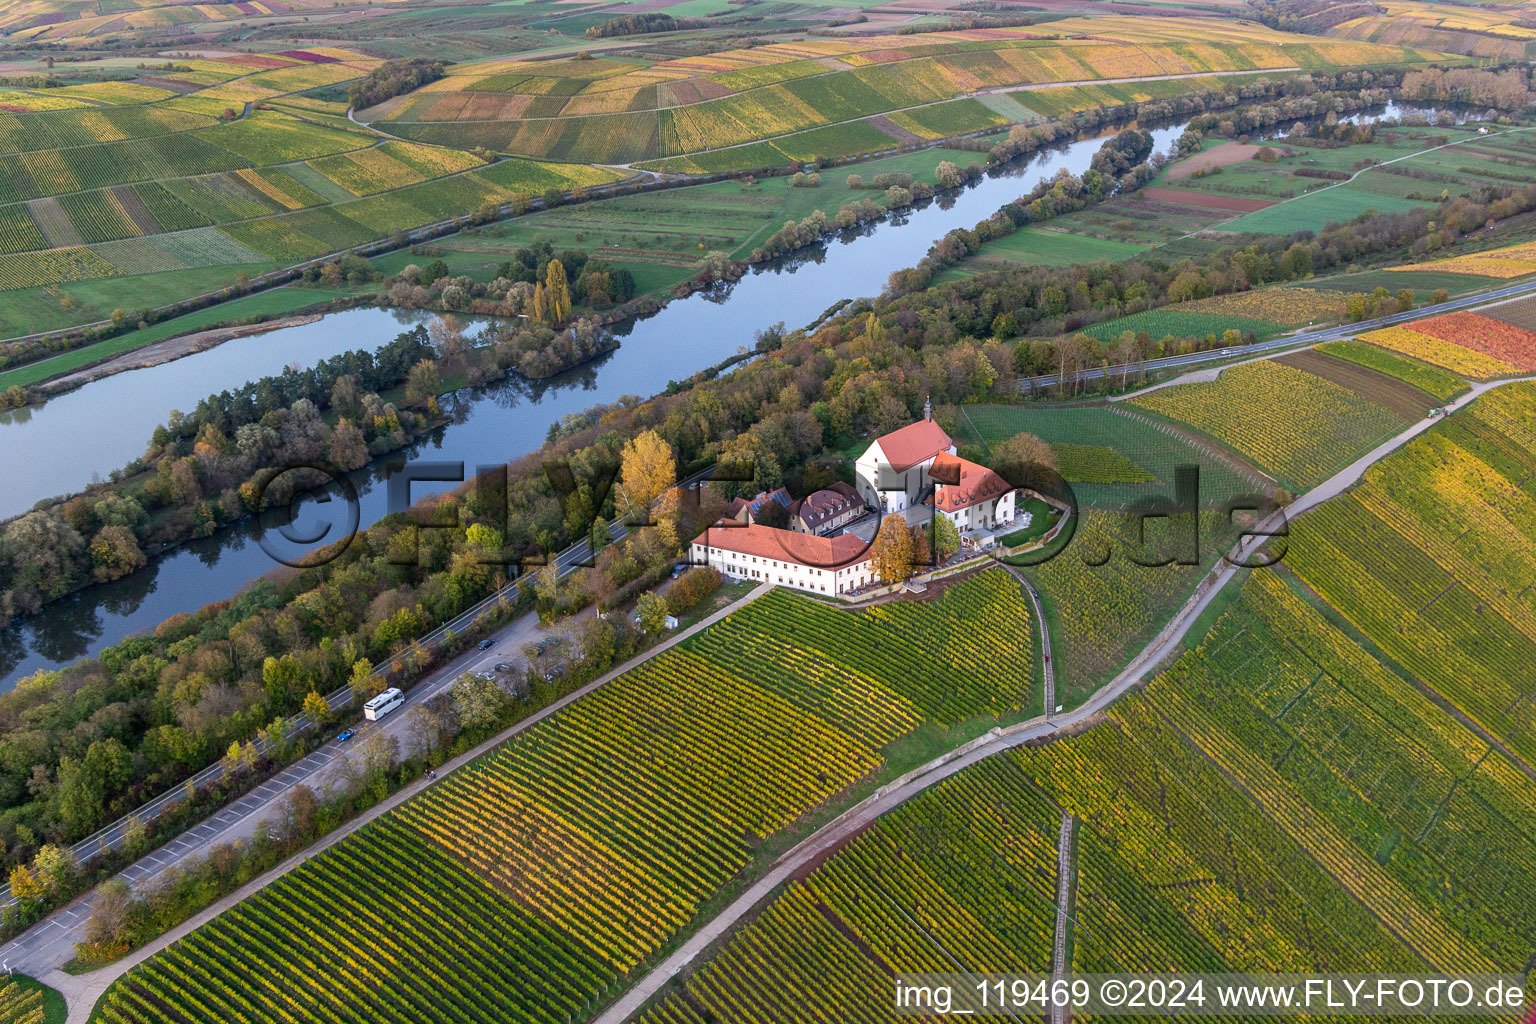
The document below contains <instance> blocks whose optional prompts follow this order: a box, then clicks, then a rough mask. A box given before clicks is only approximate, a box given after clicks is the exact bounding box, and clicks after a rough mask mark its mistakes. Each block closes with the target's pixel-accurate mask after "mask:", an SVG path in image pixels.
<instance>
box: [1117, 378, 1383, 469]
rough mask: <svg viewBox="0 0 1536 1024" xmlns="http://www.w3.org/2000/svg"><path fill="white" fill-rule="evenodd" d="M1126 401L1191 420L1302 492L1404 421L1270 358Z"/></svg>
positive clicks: (1378, 440) (1189, 421) (1161, 413)
mask: <svg viewBox="0 0 1536 1024" xmlns="http://www.w3.org/2000/svg"><path fill="white" fill-rule="evenodd" d="M1282 396H1283V400H1282ZM1129 404H1131V405H1134V406H1138V407H1140V408H1143V409H1147V410H1149V411H1151V412H1155V413H1158V414H1159V415H1162V416H1167V417H1168V418H1169V419H1173V420H1180V421H1182V422H1185V423H1188V424H1189V425H1190V426H1193V427H1195V428H1196V429H1198V430H1201V431H1203V432H1205V433H1207V434H1209V435H1210V436H1211V437H1214V438H1216V439H1217V440H1219V441H1221V442H1223V443H1225V444H1227V445H1230V446H1231V447H1232V448H1234V449H1236V450H1237V451H1238V452H1241V453H1242V454H1243V455H1245V456H1247V457H1248V458H1250V459H1252V460H1253V461H1254V463H1255V464H1256V465H1258V466H1260V467H1262V468H1264V469H1266V470H1268V471H1270V472H1271V473H1274V474H1275V475H1276V476H1277V477H1280V478H1281V479H1283V480H1288V481H1291V482H1293V484H1294V485H1296V486H1299V487H1310V486H1311V485H1313V484H1315V483H1317V482H1319V481H1320V480H1323V479H1325V478H1327V477H1328V476H1329V475H1331V474H1332V473H1334V472H1335V471H1337V470H1339V469H1341V468H1342V467H1344V466H1345V465H1347V464H1348V463H1349V462H1350V461H1352V460H1353V459H1354V458H1356V457H1357V456H1359V455H1360V454H1362V453H1364V452H1366V451H1368V450H1370V449H1371V448H1373V447H1375V446H1376V445H1377V444H1379V443H1380V442H1382V441H1384V440H1386V439H1387V438H1388V437H1390V436H1392V435H1393V434H1395V433H1397V432H1398V431H1399V430H1401V429H1402V428H1403V427H1404V426H1405V425H1406V422H1407V421H1406V420H1404V419H1401V418H1399V417H1398V416H1395V415H1393V414H1392V413H1390V412H1388V411H1386V410H1385V409H1382V408H1378V407H1376V406H1374V405H1371V404H1369V403H1367V402H1366V401H1364V400H1362V399H1360V398H1358V397H1356V396H1355V395H1354V394H1352V393H1350V392H1349V391H1348V390H1346V389H1345V388H1343V387H1340V386H1339V385H1337V384H1335V383H1333V382H1331V381H1327V380H1324V379H1323V378H1321V377H1318V376H1315V375H1313V374H1310V373H1307V372H1305V371H1303V370H1298V369H1295V368H1293V367H1289V366H1284V365H1281V364H1279V363H1276V362H1275V361H1273V360H1268V359H1261V360H1257V361H1254V362H1248V363H1241V364H1239V365H1237V366H1234V367H1232V368H1230V369H1227V370H1223V371H1222V372H1221V376H1220V377H1219V378H1217V380H1215V381H1214V382H1211V383H1204V382H1200V383H1193V384H1176V385H1174V386H1173V387H1167V388H1159V389H1157V390H1155V391H1149V392H1147V393H1146V394H1142V395H1137V396H1136V397H1133V398H1131V399H1130V400H1129Z"/></svg>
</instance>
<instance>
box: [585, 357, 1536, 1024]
mask: <svg viewBox="0 0 1536 1024" xmlns="http://www.w3.org/2000/svg"><path fill="white" fill-rule="evenodd" d="M1530 380H1536V374H1532V375H1529V376H1525V377H1518V378H1511V379H1508V380H1501V381H1487V382H1485V383H1482V384H1477V385H1474V386H1473V388H1472V390H1471V391H1470V392H1469V393H1467V394H1466V395H1463V396H1462V397H1461V398H1460V399H1458V400H1456V401H1455V402H1452V403H1450V404H1448V405H1447V406H1446V408H1447V410H1448V411H1454V410H1456V409H1460V408H1462V407H1463V406H1465V405H1466V404H1467V403H1469V402H1471V401H1473V400H1475V399H1476V398H1478V397H1479V396H1481V395H1484V394H1487V393H1488V392H1489V391H1492V390H1493V389H1495V388H1499V387H1503V386H1504V385H1506V384H1512V383H1515V382H1516V381H1530ZM1438 422H1439V417H1434V418H1426V419H1423V420H1420V421H1419V422H1417V423H1415V424H1413V425H1412V426H1410V427H1409V428H1407V429H1406V430H1404V431H1403V432H1402V433H1400V434H1398V435H1397V436H1395V437H1393V438H1391V439H1390V440H1388V441H1384V442H1383V443H1382V444H1380V445H1378V446H1377V447H1376V448H1374V449H1372V450H1371V451H1370V452H1368V453H1366V454H1365V455H1363V456H1361V457H1360V458H1359V459H1357V460H1356V461H1354V462H1352V463H1350V464H1349V465H1348V466H1346V467H1345V468H1344V469H1342V470H1340V471H1339V472H1338V473H1336V474H1334V475H1333V476H1332V477H1329V478H1328V479H1327V480H1325V481H1324V482H1323V483H1321V484H1319V485H1318V486H1317V487H1315V488H1313V489H1312V490H1310V491H1308V492H1307V493H1306V494H1305V495H1304V496H1302V497H1301V498H1299V499H1297V500H1296V501H1295V502H1293V503H1292V504H1291V506H1290V507H1289V508H1287V509H1284V510H1281V511H1278V512H1276V513H1274V514H1273V515H1272V516H1270V517H1268V518H1267V519H1266V520H1265V521H1264V522H1263V523H1262V524H1261V525H1260V526H1259V527H1257V529H1258V530H1260V531H1274V530H1276V529H1277V528H1278V527H1279V526H1281V525H1282V524H1283V523H1284V522H1287V521H1289V520H1292V519H1295V518H1296V517H1297V516H1300V515H1302V514H1303V513H1305V512H1306V511H1308V510H1309V509H1312V508H1314V507H1316V506H1317V505H1319V504H1321V503H1322V502H1324V501H1326V500H1328V499H1329V498H1332V497H1335V496H1337V495H1338V494H1340V493H1342V492H1343V491H1344V490H1345V489H1346V488H1348V487H1350V486H1352V485H1353V484H1355V483H1356V482H1358V481H1359V480H1360V478H1361V477H1362V476H1364V475H1365V471H1366V470H1367V469H1369V468H1370V467H1371V466H1372V465H1374V464H1375V463H1377V462H1379V461H1381V460H1382V459H1384V458H1386V457H1387V456H1388V455H1390V454H1391V453H1392V452H1395V451H1397V450H1398V449H1399V448H1401V447H1402V446H1403V445H1405V444H1407V443H1408V442H1409V441H1411V440H1413V438H1415V437H1417V436H1419V435H1420V434H1422V433H1424V432H1425V431H1426V430H1428V429H1429V428H1430V427H1432V426H1434V425H1435V424H1436V423H1438ZM1267 540H1268V538H1267V537H1266V536H1263V535H1261V534H1254V535H1249V536H1245V537H1243V538H1240V539H1239V540H1238V542H1237V543H1236V544H1235V545H1233V547H1232V549H1231V550H1230V551H1229V552H1228V555H1227V557H1225V558H1223V559H1222V560H1221V561H1219V562H1217V564H1216V565H1215V566H1214V567H1213V568H1212V569H1211V571H1210V572H1209V573H1207V574H1206V576H1205V577H1203V578H1202V579H1201V581H1200V582H1199V583H1198V584H1197V585H1196V587H1195V591H1194V593H1192V594H1191V595H1190V596H1189V598H1188V599H1187V600H1186V601H1185V602H1184V605H1183V606H1182V607H1181V608H1180V609H1179V611H1178V612H1177V614H1175V615H1174V617H1173V618H1172V619H1171V620H1170V621H1169V622H1168V624H1167V625H1165V626H1164V627H1163V629H1162V630H1161V631H1160V632H1159V633H1158V634H1157V636H1155V637H1153V639H1152V641H1151V642H1150V643H1148V644H1147V645H1146V647H1144V648H1142V650H1141V652H1140V653H1138V654H1137V655H1136V657H1135V658H1133V659H1132V660H1131V662H1130V663H1129V664H1128V665H1126V666H1125V668H1123V669H1121V670H1120V672H1119V673H1118V674H1116V675H1115V677H1114V678H1113V679H1111V680H1110V681H1109V682H1108V683H1106V684H1104V686H1103V687H1101V688H1100V689H1099V690H1097V691H1096V692H1095V693H1094V694H1093V695H1092V696H1090V697H1089V698H1088V699H1087V700H1086V701H1084V702H1083V703H1082V704H1080V705H1078V706H1077V707H1075V708H1073V709H1071V710H1070V711H1067V712H1065V713H1064V714H1061V715H1057V716H1054V717H1052V718H1049V719H1048V718H1046V717H1045V716H1044V715H1042V716H1040V717H1039V718H1034V719H1031V720H1029V721H1027V722H1020V723H1018V724H1016V725H1011V726H1007V727H1004V728H997V729H993V730H991V731H990V732H988V733H987V734H986V735H984V736H980V737H978V738H976V739H974V740H970V741H968V742H966V743H963V744H961V745H960V746H958V747H956V748H955V749H953V750H951V751H949V752H947V753H945V754H941V755H939V756H938V757H936V758H934V759H933V760H931V761H929V762H928V763H926V764H924V765H922V766H920V767H918V768H914V769H913V770H912V771H910V772H908V773H907V774H905V775H903V776H901V777H900V778H898V779H896V780H895V781H894V782H891V783H889V784H887V785H885V786H882V787H881V788H880V789H878V790H876V791H875V792H874V793H872V794H871V795H870V796H869V797H867V798H865V799H864V800H863V801H861V802H859V803H858V804H856V805H854V806H853V807H851V808H849V809H848V810H847V811H844V812H843V813H842V814H841V815H839V816H838V817H837V818H835V819H833V820H832V821H831V822H829V823H828V824H826V825H825V826H823V827H822V828H821V829H819V830H818V831H816V832H815V833H813V834H812V835H810V836H809V837H807V838H806V839H804V840H802V841H801V842H799V843H797V844H796V845H795V846H794V847H792V848H791V849H790V850H788V851H787V852H785V853H784V854H782V855H781V856H780V857H779V859H778V860H776V861H775V862H774V863H773V865H772V866H771V867H769V868H768V870H767V871H766V872H764V873H763V875H762V876H761V877H759V878H758V879H757V880H756V881H755V882H753V883H752V885H751V886H749V887H748V888H747V890H746V891H745V892H743V893H742V894H741V895H740V896H738V897H737V898H736V899H735V900H733V901H732V902H731V903H730V904H729V905H727V906H726V907H725V908H724V909H722V910H721V911H720V912H719V913H717V914H716V915H715V916H714V917H712V918H710V919H709V920H708V921H706V922H704V923H703V924H702V925H700V926H699V928H698V929H697V930H696V931H695V932H694V933H693V934H692V935H690V936H689V937H688V938H687V939H686V940H685V941H684V942H683V943H682V945H681V946H679V947H678V948H677V949H676V951H674V952H673V953H672V954H671V955H669V956H667V957H666V958H665V959H663V960H662V961H661V962H660V963H658V964H657V965H656V966H655V967H653V968H651V969H650V970H649V971H647V972H646V973H645V974H644V975H643V976H642V977H641V978H640V979H639V980H638V981H637V982H636V983H635V984H634V985H632V986H630V988H629V989H628V990H626V991H625V992H624V994H623V995H621V996H620V997H619V998H618V999H617V1000H615V1001H614V1002H613V1003H611V1004H609V1006H608V1008H607V1009H606V1010H604V1011H603V1012H602V1013H601V1014H599V1015H598V1016H597V1017H596V1018H595V1019H594V1021H593V1024H624V1022H625V1021H628V1020H629V1019H630V1018H631V1017H633V1016H634V1015H635V1014H636V1013H638V1012H639V1011H640V1009H641V1008H642V1007H643V1006H644V1005H645V1004H646V1003H647V1002H648V1001H649V1000H650V999H651V998H652V997H653V996H655V995H656V993H658V992H660V991H661V989H662V988H663V987H664V986H665V985H666V984H667V982H668V981H670V980H671V979H672V978H674V977H676V976H677V975H678V974H679V973H680V972H682V971H683V970H684V969H686V968H687V967H688V966H689V965H690V964H691V963H693V962H694V960H696V959H698V958H699V957H701V956H702V955H703V954H705V953H706V952H708V950H709V949H710V947H711V946H713V945H714V944H715V943H716V942H718V941H719V940H721V939H722V938H724V937H725V936H727V935H728V934H729V933H730V931H731V930H732V929H733V928H734V927H735V925H736V924H737V922H739V921H740V920H742V918H743V917H746V916H747V915H749V914H751V913H752V912H753V911H754V910H755V908H756V907H757V906H758V905H759V904H760V903H762V902H763V901H764V900H766V899H768V897H769V896H770V895H772V893H773V892H774V891H775V890H776V889H778V887H779V886H780V885H782V884H784V883H785V882H787V881H789V880H790V879H792V878H795V877H796V876H797V875H799V874H801V873H803V872H806V871H809V870H810V869H811V868H812V866H813V865H815V864H816V863H817V862H818V861H819V860H820V859H821V858H823V857H825V856H826V855H827V854H828V853H830V852H831V851H834V850H836V849H837V848H838V847H839V846H841V845H842V844H844V843H846V842H848V841H849V840H850V839H852V838H853V837H854V836H856V835H858V834H859V833H860V832H862V831H863V830H864V829H866V828H868V827H869V826H870V825H872V824H874V822H875V821H876V820H878V819H879V818H881V817H882V816H884V815H886V814H888V813H890V812H891V811H893V810H895V809H896V808H898V807H900V806H901V805H902V804H904V803H906V802H907V801H908V800H911V799H912V798H913V797H915V796H918V795H920V794H921V793H924V792H926V791H927V790H929V789H931V788H932V787H933V786H935V785H937V784H938V783H940V782H942V781H944V780H945V779H947V778H949V777H950V776H952V775H955V774H956V773H958V772H961V771H963V770H965V769H966V768H969V767H970V766H971V765H974V764H976V763H978V762H980V761H983V760H985V759H987V758H989V757H993V756H995V755H997V754H1000V753H1003V752H1005V751H1008V750H1012V749H1013V748H1015V747H1018V746H1021V745H1023V744H1025V743H1029V742H1032V741H1035V742H1038V741H1044V740H1047V739H1051V738H1054V737H1058V736H1063V735H1069V734H1070V733H1071V732H1072V731H1074V730H1078V729H1081V728H1084V727H1086V726H1088V725H1090V724H1091V723H1092V721H1093V720H1094V718H1095V716H1097V715H1099V714H1101V713H1102V712H1103V711H1104V710H1105V709H1107V708H1108V707H1109V706H1110V705H1111V704H1113V703H1114V702H1115V701H1116V700H1118V699H1120V697H1122V696H1123V695H1124V694H1125V693H1126V691H1128V690H1130V689H1131V688H1132V687H1134V686H1137V685H1138V684H1140V683H1142V682H1144V681H1146V680H1148V679H1150V678H1151V677H1152V675H1153V674H1154V672H1155V671H1156V670H1157V669H1158V668H1159V667H1160V666H1161V665H1162V664H1163V663H1164V662H1165V661H1167V660H1168V659H1169V658H1171V657H1172V656H1173V655H1174V653H1175V652H1176V651H1177V650H1178V649H1179V646H1180V645H1181V644H1182V642H1183V640H1184V637H1185V635H1186V634H1187V633H1188V632H1189V630H1190V627H1192V626H1193V625H1194V624H1195V622H1196V621H1197V620H1198V619H1199V617H1200V615H1201V614H1202V613H1203V612H1204V611H1205V610H1206V609H1207V608H1209V607H1210V604H1211V602H1212V601H1213V600H1215V598H1216V595H1217V594H1219V593H1220V592H1221V590H1222V588H1223V587H1225V586H1226V585H1227V584H1228V583H1230V582H1231V581H1232V580H1233V579H1234V578H1235V577H1236V576H1237V574H1238V573H1239V572H1241V571H1243V569H1242V568H1241V566H1242V563H1244V562H1246V561H1247V560H1248V559H1250V558H1252V557H1253V556H1254V555H1255V554H1256V553H1257V552H1258V549H1259V548H1260V547H1262V546H1263V545H1264V544H1265V543H1266V542H1267Z"/></svg>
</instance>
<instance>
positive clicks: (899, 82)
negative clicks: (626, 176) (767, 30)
mask: <svg viewBox="0 0 1536 1024" xmlns="http://www.w3.org/2000/svg"><path fill="white" fill-rule="evenodd" d="M1091 24H1092V26H1093V27H1092V28H1091V29H1084V30H1083V32H1082V34H1083V36H1084V37H1085V38H1071V37H1069V35H1068V31H1067V30H1066V29H1065V28H1062V29H1059V30H1058V29H1056V28H1055V26H1053V28H1052V31H1053V34H1056V35H1058V36H1059V38H1056V39H1049V40H1044V39H1041V38H1039V33H1038V29H1031V30H1022V29H1020V30H1015V29H1010V28H998V29H991V30H988V34H987V35H986V36H985V37H983V38H977V39H965V40H961V39H957V38H956V37H954V36H952V35H944V34H939V33H931V34H915V35H906V36H870V37H866V38H862V39H838V40H823V41H818V43H817V45H816V49H815V51H808V50H807V49H806V48H805V47H804V46H803V45H801V44H796V43H770V44H768V45H766V46H762V47H758V48H755V49H753V50H751V51H744V50H727V51H722V52H719V53H715V54H710V55H707V56H706V57H700V58H682V59H678V60H670V61H661V62H658V63H656V64H655V65H653V66H652V67H651V68H650V69H648V70H646V71H642V70H641V69H639V68H637V67H636V65H635V64H634V63H632V62H629V61H618V60H614V59H612V58H607V57H601V56H599V57H596V58H595V59H593V60H590V61H567V62H550V63H546V64H533V63H530V62H518V61H487V62H482V63H477V64H472V65H462V66H460V67H455V68H450V69H449V71H448V77H447V78H446V79H444V80H442V81H440V82H435V83H432V84H431V85H429V86H427V87H426V88H424V89H422V90H420V91H419V92H418V93H417V94H414V95H407V96H403V97H396V98H394V99H391V100H388V101H385V102H384V103H382V104H380V105H379V106H377V107H375V108H373V109H371V110H369V111H366V112H364V113H365V116H367V117H369V118H375V119H382V120H387V121H389V122H390V123H391V127H390V129H389V130H390V133H391V134H394V135H399V136H402V137H407V138H412V139H417V140H420V141H424V142H434V143H438V144H441V145H447V146H453V147H456V148H469V147H471V146H477V145H479V146H485V147H487V148H491V149H496V150H500V151H502V152H507V153H515V154H518V155H522V156H530V157H541V158H548V159H557V160H573V161H583V162H600V163H617V162H632V161H637V160H646V159H657V158H661V159H665V158H668V157H678V156H682V155H685V154H693V153H700V152H703V151H707V150H715V149H721V148H723V147H730V146H740V145H744V144H747V143H753V142H757V141H759V140H764V139H775V140H777V139H780V138H782V137H783V136H788V135H792V134H795V133H799V132H806V131H809V130H811V129H817V128H821V127H823V126H828V125H837V126H839V127H840V128H843V129H845V130H844V131H841V132H835V133H834V132H828V133H827V134H826V135H824V136H821V137H818V138H815V139H813V140H802V141H801V142H800V143H799V144H798V145H796V146H794V147H792V148H793V152H792V153H791V155H794V156H795V157H796V158H797V159H805V158H806V157H805V156H803V155H801V154H802V153H804V154H806V155H809V154H815V153H856V152H861V151H865V150H868V149H871V148H873V149H881V148H891V147H892V146H893V145H894V144H895V142H896V139H895V138H894V137H892V136H891V135H885V134H883V133H881V132H880V131H879V130H878V129H877V128H875V127H874V126H872V125H868V124H865V125H863V126H859V125H857V124H855V123H852V122H857V121H858V120H859V119H862V118H868V117H872V116H875V115H888V116H890V118H891V122H892V124H893V125H895V126H896V127H897V128H899V129H900V130H903V131H907V132H911V133H912V134H913V135H916V136H918V137H919V138H930V139H931V138H941V137H943V136H945V135H951V134H955V133H959V132H969V131H975V130H978V129H981V128H986V127H993V126H997V125H1001V124H1004V123H1006V121H1007V118H1005V117H1003V116H1002V115H1000V114H999V113H997V112H996V111H994V110H993V109H991V108H990V107H989V106H987V105H984V104H983V103H980V102H977V101H975V100H973V99H964V98H962V97H965V96H966V95H967V94H968V93H973V92H976V91H978V90H981V89H986V88H996V87H1005V86H1009V85H1028V84H1049V83H1052V82H1068V81H1092V80H1095V79H1113V78H1126V77H1139V76H1159V75H1178V74H1189V73H1190V72H1199V71H1211V70H1231V69H1255V70H1257V69H1262V68H1266V67H1268V68H1280V67H1289V66H1293V65H1295V64H1298V63H1299V64H1301V65H1303V66H1326V65H1328V64H1329V63H1331V62H1332V61H1333V60H1335V59H1339V60H1346V61H1347V62H1349V63H1361V64H1371V63H1379V62H1382V61H1392V60H1404V59H1407V60H1414V59H1418V55H1417V54H1411V53H1409V52H1406V51H1394V50H1392V49H1391V48H1385V47H1382V48H1375V47H1370V46H1368V45H1367V46H1361V45H1360V44H1341V43H1338V42H1336V41H1333V40H1324V39H1319V38H1317V37H1308V38H1307V40H1306V42H1305V43H1302V42H1300V37H1296V36H1290V35H1286V34H1285V33H1280V32H1269V31H1268V30H1260V31H1257V32H1255V33H1253V34H1250V35H1249V37H1248V38H1245V39H1230V40H1228V39H1224V40H1223V41H1222V42H1221V43H1219V44H1215V45H1210V46H1204V47H1198V48H1197V47H1191V46H1190V45H1189V44H1188V43H1187V40H1186V39H1185V38H1181V37H1180V36H1179V35H1178V31H1179V28H1178V26H1173V27H1172V28H1171V29H1169V30H1161V29H1159V30H1153V31H1150V32H1149V30H1148V29H1146V28H1145V27H1144V26H1140V25H1134V24H1132V21H1131V19H1094V20H1093V21H1092V23H1091ZM1206 28H1209V26H1203V29H1202V30H1203V31H1204V29H1206ZM1149 37H1150V38H1149ZM812 52H814V54H815V56H817V57H822V58H835V59H836V60H837V61H839V62H841V63H840V65H838V64H831V65H828V64H819V63H814V62H813V61H810V60H807V59H806V58H807V56H808V55H809V54H810V53H812ZM1346 54H1348V56H1347V57H1346ZM1018 102H1020V103H1022V104H1024V106H1025V107H1026V108H1027V107H1028V104H1029V99H1028V97H1027V94H1020V99H1019V100H1018ZM776 144H777V143H776ZM778 148H780V149H783V146H782V145H780V146H779V147H778ZM785 152H791V151H790V150H785ZM767 162H773V161H767ZM733 163H734V166H738V167H748V166H763V165H764V163H765V162H764V161H761V158H759V162H758V163H751V162H748V158H747V157H746V156H745V155H739V156H737V157H736V158H735V160H734V161H733Z"/></svg>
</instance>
